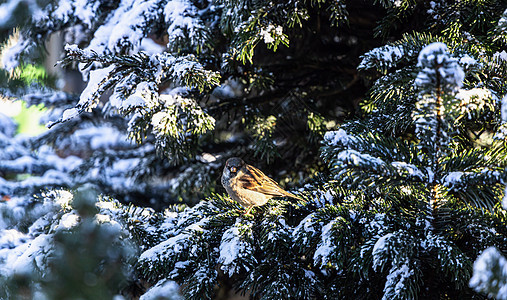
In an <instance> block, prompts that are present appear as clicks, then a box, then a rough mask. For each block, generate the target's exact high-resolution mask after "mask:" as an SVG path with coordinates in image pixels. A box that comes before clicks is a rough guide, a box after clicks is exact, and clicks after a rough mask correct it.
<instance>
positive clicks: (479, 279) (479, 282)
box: [469, 247, 507, 299]
mask: <svg viewBox="0 0 507 300" xmlns="http://www.w3.org/2000/svg"><path fill="white" fill-rule="evenodd" d="M469 285H470V287H471V288H473V289H474V290H476V291H478V292H482V293H488V295H489V296H490V297H492V298H496V299H507V259H505V257H503V256H502V254H501V253H500V251H498V249H496V248H495V247H489V248H487V249H486V250H484V252H482V254H481V255H479V257H478V258H477V260H476V261H475V263H474V273H473V276H472V278H471V279H470V282H469Z"/></svg>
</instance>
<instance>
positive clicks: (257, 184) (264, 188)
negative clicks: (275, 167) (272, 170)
mask: <svg viewBox="0 0 507 300" xmlns="http://www.w3.org/2000/svg"><path fill="white" fill-rule="evenodd" d="M246 171H247V174H245V176H240V183H241V187H242V188H244V189H248V190H251V191H255V192H258V193H262V194H266V195H270V196H273V197H281V196H287V197H292V198H297V197H296V196H295V195H293V194H291V193H289V192H287V191H285V190H284V189H282V188H281V187H280V186H279V185H278V184H277V183H276V181H274V180H273V179H271V178H269V177H268V176H266V175H264V173H262V171H261V170H259V169H257V168H256V167H253V166H250V165H246Z"/></svg>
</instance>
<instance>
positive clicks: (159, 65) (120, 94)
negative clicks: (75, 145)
mask: <svg viewBox="0 0 507 300" xmlns="http://www.w3.org/2000/svg"><path fill="white" fill-rule="evenodd" d="M65 49H66V51H67V55H66V57H65V58H64V59H63V60H62V61H61V63H62V64H69V63H71V62H74V61H78V62H81V63H84V64H85V66H84V68H88V67H89V66H91V65H92V64H94V63H100V64H101V65H107V66H108V67H104V68H100V69H97V70H93V71H91V72H90V74H89V78H90V79H89V81H88V85H87V86H86V88H85V90H84V91H83V92H82V94H81V96H80V99H79V102H78V104H77V105H76V107H75V108H71V109H67V110H66V111H65V112H64V113H63V116H62V117H61V118H60V119H59V120H57V121H56V122H53V123H51V124H49V125H48V126H49V127H52V126H54V125H56V124H58V123H62V122H65V121H67V120H69V119H71V118H74V117H76V116H77V115H79V114H80V113H82V112H83V111H88V110H91V109H92V108H94V107H96V106H97V105H98V103H99V102H98V99H99V97H100V96H102V95H103V94H104V92H105V91H106V90H108V89H110V88H113V87H114V93H113V95H112V96H111V97H110V99H109V103H110V105H111V106H113V107H116V108H121V109H122V110H123V111H124V112H126V113H128V112H131V111H133V110H134V111H135V110H136V109H141V110H143V109H148V110H150V109H154V107H156V106H160V104H159V103H158V102H159V95H158V87H157V86H158V85H161V84H164V83H167V82H171V83H173V84H181V85H183V86H186V87H188V88H197V89H199V90H200V91H203V90H204V89H206V88H211V87H213V86H215V85H217V84H218V83H219V74H218V72H212V71H209V70H205V69H204V68H203V66H202V65H201V64H200V63H199V62H197V61H196V58H195V57H194V56H192V55H187V56H183V57H174V56H172V55H170V54H168V53H163V54H154V55H151V56H148V55H147V54H145V53H143V52H140V53H138V54H135V55H133V56H116V55H99V54H97V53H96V52H95V51H91V50H82V49H79V48H78V47H77V46H76V45H67V46H66V47H65ZM135 94H140V95H138V96H135V97H134V95H135ZM143 94H144V95H143ZM145 95H147V96H148V98H150V99H148V100H145V99H147V97H146V96H145ZM143 96H144V97H143ZM198 131H202V130H201V129H198Z"/></svg>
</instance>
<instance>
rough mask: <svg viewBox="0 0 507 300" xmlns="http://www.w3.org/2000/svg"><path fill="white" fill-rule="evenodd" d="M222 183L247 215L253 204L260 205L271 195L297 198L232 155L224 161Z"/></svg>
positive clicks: (259, 171) (271, 196)
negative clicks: (244, 209)
mask: <svg viewBox="0 0 507 300" xmlns="http://www.w3.org/2000/svg"><path fill="white" fill-rule="evenodd" d="M222 185H223V186H224V188H225V190H226V191H227V193H228V194H229V196H230V197H231V198H232V199H233V200H235V201H236V202H238V203H239V204H241V205H242V206H243V207H244V208H246V212H245V215H248V213H249V212H250V210H251V209H252V208H253V207H254V206H261V205H264V204H266V203H267V202H268V200H269V199H271V198H273V197H291V198H295V199H299V198H298V197H296V196H295V195H294V194H291V193H289V192H287V191H285V190H284V189H282V188H281V187H280V186H279V185H278V184H277V183H276V182H275V181H274V180H273V179H271V178H269V177H268V176H266V175H265V174H264V173H262V171H261V170H259V169H257V168H256V167H253V166H251V165H248V164H246V163H245V162H244V161H243V160H242V159H241V158H238V157H232V158H229V159H228V160H227V161H226V162H225V167H224V171H223V173H222Z"/></svg>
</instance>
